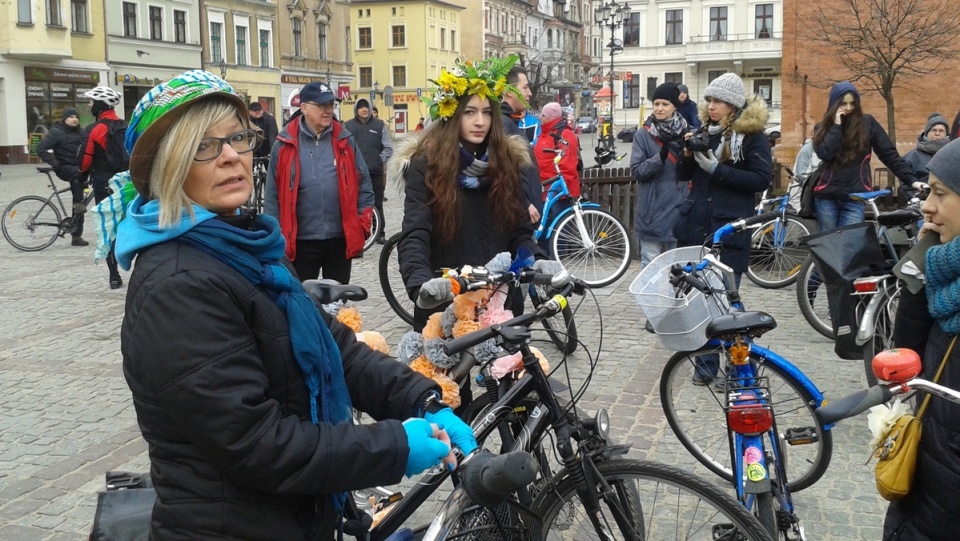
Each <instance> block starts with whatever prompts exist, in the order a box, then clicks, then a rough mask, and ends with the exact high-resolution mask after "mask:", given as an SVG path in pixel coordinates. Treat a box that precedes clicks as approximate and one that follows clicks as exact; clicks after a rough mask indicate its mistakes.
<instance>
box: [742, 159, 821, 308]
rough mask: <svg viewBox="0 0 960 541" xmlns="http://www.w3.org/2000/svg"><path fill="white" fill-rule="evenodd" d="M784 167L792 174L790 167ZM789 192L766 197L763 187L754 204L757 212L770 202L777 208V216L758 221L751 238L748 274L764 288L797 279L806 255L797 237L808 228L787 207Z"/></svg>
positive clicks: (806, 231)
mask: <svg viewBox="0 0 960 541" xmlns="http://www.w3.org/2000/svg"><path fill="white" fill-rule="evenodd" d="M787 171H788V172H790V175H791V176H793V172H792V171H790V169H789V168H788V169H787ZM792 195H793V194H791V193H786V194H784V195H782V196H777V197H772V198H768V197H767V190H765V191H764V192H763V195H762V196H761V197H760V203H759V204H758V205H757V214H762V213H763V212H764V211H765V209H767V208H768V207H770V206H774V207H775V209H776V212H777V217H776V218H774V219H773V220H771V221H769V222H767V223H765V224H761V225H760V227H758V228H757V229H756V231H754V232H753V235H752V236H751V238H750V263H749V266H748V267H747V278H749V279H750V281H751V282H753V283H754V284H757V285H758V286H760V287H762V288H765V289H779V288H782V287H787V286H789V285H792V284H793V283H794V282H796V281H797V276H798V274H799V271H800V269H801V268H802V266H803V262H804V261H805V260H806V259H807V256H808V255H809V250H808V249H807V248H806V246H805V245H804V244H803V243H802V242H801V240H800V239H801V238H802V237H805V236H807V235H809V234H810V229H809V228H808V227H807V226H806V224H804V223H803V220H801V219H800V218H798V217H796V215H795V214H794V212H793V210H792V208H791V207H790V204H789V203H790V197H791V196H792Z"/></svg>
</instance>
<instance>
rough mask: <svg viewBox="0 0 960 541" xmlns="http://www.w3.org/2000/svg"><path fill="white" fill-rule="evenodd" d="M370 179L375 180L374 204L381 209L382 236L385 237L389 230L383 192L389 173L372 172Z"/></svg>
mask: <svg viewBox="0 0 960 541" xmlns="http://www.w3.org/2000/svg"><path fill="white" fill-rule="evenodd" d="M370 180H372V181H373V197H374V205H375V206H376V207H377V210H379V211H380V218H381V219H382V222H381V224H380V237H381V238H384V237H385V236H386V231H387V223H386V219H385V218H384V216H383V192H384V191H385V190H386V188H387V175H386V174H384V173H370Z"/></svg>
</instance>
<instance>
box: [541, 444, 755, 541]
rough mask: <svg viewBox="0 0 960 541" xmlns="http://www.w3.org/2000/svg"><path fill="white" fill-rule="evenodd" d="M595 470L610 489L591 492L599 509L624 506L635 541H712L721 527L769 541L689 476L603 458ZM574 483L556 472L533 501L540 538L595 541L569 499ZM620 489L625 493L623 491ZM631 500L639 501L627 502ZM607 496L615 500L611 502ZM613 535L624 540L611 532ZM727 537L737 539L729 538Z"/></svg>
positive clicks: (740, 509)
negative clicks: (634, 530)
mask: <svg viewBox="0 0 960 541" xmlns="http://www.w3.org/2000/svg"><path fill="white" fill-rule="evenodd" d="M596 466H597V469H598V471H599V474H600V476H601V477H602V479H603V480H604V481H605V482H606V483H607V484H609V485H610V486H612V487H614V488H615V489H616V490H615V491H614V493H613V494H610V493H598V494H597V496H598V497H599V499H600V502H601V506H602V510H604V509H603V505H604V504H605V505H606V506H607V508H609V507H610V506H611V505H612V504H616V505H618V506H620V508H626V509H624V510H625V511H626V512H627V513H629V514H630V515H631V516H632V517H633V522H634V524H633V525H634V526H635V527H637V530H639V533H640V534H641V535H639V536H638V537H639V538H640V539H650V540H652V539H657V540H667V541H669V540H671V539H690V538H691V536H692V535H694V534H695V535H696V537H695V538H696V539H716V538H717V537H711V531H712V530H714V529H715V528H717V527H720V528H724V527H726V526H730V527H733V528H736V529H737V530H738V531H739V533H740V534H741V535H743V536H744V537H743V539H749V540H767V539H769V538H770V537H769V535H768V534H767V533H766V530H764V528H763V525H762V524H760V522H759V521H758V520H757V519H756V518H755V517H754V516H753V515H751V514H750V512H749V511H748V510H747V509H746V508H745V507H744V506H742V505H740V503H739V502H737V501H736V500H735V499H733V498H732V497H730V496H728V495H727V494H726V493H724V492H723V491H722V490H720V489H719V488H717V487H715V486H713V485H711V484H710V483H708V482H706V481H704V480H702V479H700V478H698V477H696V476H695V475H693V474H691V473H689V472H686V471H683V470H680V469H678V468H674V467H672V466H667V465H665V464H657V463H655V462H645V461H640V460H634V459H623V460H609V461H606V462H602V463H599V464H596ZM576 485H577V483H576V481H575V480H574V479H573V478H572V477H571V476H570V475H569V472H567V471H566V470H561V472H560V473H558V474H557V475H556V476H554V478H553V479H552V480H551V481H550V483H549V484H548V485H547V487H545V488H544V490H543V491H541V492H540V494H539V495H538V496H537V499H536V501H534V504H533V511H534V513H536V514H537V515H538V516H540V517H542V518H543V532H544V539H576V540H578V541H579V540H582V539H595V538H597V536H596V532H595V531H594V529H593V525H592V524H591V523H590V520H589V518H587V517H586V516H585V513H584V511H583V509H582V508H581V507H580V506H579V502H578V501H575V500H577V499H578V497H577V492H576V490H577V486H576ZM625 487H630V488H631V490H624V488H625ZM635 497H639V500H638V501H632V500H633V499H634V498H635ZM611 498H616V499H617V500H619V501H615V502H611V501H610V499H611ZM664 508H666V509H664ZM708 508H709V509H708ZM606 518H608V519H609V520H607V525H608V526H610V527H611V528H618V529H620V530H622V529H623V526H621V525H618V524H617V523H616V522H614V521H613V518H612V517H606ZM578 519H579V524H577V521H578ZM601 520H603V518H601ZM661 521H667V522H672V525H671V524H667V525H666V526H662V525H661V524H662V522H661ZM700 521H703V524H701V523H700ZM681 522H682V523H681ZM618 533H620V532H618ZM614 537H615V538H616V539H623V538H624V537H625V536H623V535H616V534H615V535H614ZM729 538H730V539H741V537H736V536H735V535H731V536H730V537H729ZM725 539H726V537H725Z"/></svg>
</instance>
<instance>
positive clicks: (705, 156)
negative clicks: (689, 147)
mask: <svg viewBox="0 0 960 541" xmlns="http://www.w3.org/2000/svg"><path fill="white" fill-rule="evenodd" d="M693 159H695V160H697V165H699V166H700V169H703V170H704V171H706V172H707V173H710V174H711V175H712V174H713V172H714V171H716V170H717V166H718V165H720V160H718V159H717V156H716V155H715V154H714V153H713V149H707V151H706V152H694V153H693Z"/></svg>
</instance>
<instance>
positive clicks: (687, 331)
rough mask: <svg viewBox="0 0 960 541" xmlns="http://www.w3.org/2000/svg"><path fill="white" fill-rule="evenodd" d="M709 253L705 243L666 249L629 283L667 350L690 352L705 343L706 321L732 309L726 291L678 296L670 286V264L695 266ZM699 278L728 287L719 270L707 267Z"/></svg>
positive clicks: (712, 285)
mask: <svg viewBox="0 0 960 541" xmlns="http://www.w3.org/2000/svg"><path fill="white" fill-rule="evenodd" d="M706 253H707V249H706V248H704V247H702V246H689V247H686V248H676V249H674V250H669V251H666V252H664V253H662V254H660V255H659V256H657V258H656V259H654V260H653V261H651V262H650V263H648V264H647V266H646V267H644V268H643V270H641V271H640V274H639V275H637V277H636V279H634V280H633V283H632V284H630V293H632V294H633V296H634V297H635V298H636V299H637V304H639V305H640V309H641V310H642V311H643V313H644V315H645V316H647V320H648V321H649V322H650V324H651V325H652V326H653V330H654V331H655V332H656V333H657V336H658V337H659V338H660V343H661V344H663V347H664V348H666V349H669V350H672V351H691V350H695V349H697V348H699V347H700V346H702V345H704V344H706V343H707V335H706V329H707V324H708V323H710V320H712V319H713V318H715V317H717V316H721V315H723V314H726V313H727V312H728V311H729V303H728V302H727V295H726V293H722V292H718V293H714V294H713V295H710V296H707V295H704V294H703V293H702V292H700V291H699V290H697V289H691V290H690V292H688V293H687V294H686V295H684V296H679V297H678V296H677V295H678V294H677V291H676V290H675V289H674V287H673V286H672V285H670V267H672V266H673V265H675V264H677V263H679V264H681V265H685V264H688V263H690V264H693V265H696V264H698V263H700V261H702V260H703V256H704V255H705V254H706ZM700 278H702V279H703V280H705V281H706V283H707V284H708V285H709V286H710V287H711V288H713V289H718V290H721V291H722V290H724V289H725V288H724V285H723V278H722V276H721V275H720V274H719V271H716V270H713V269H710V268H707V269H704V270H703V271H702V273H701V276H700Z"/></svg>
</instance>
